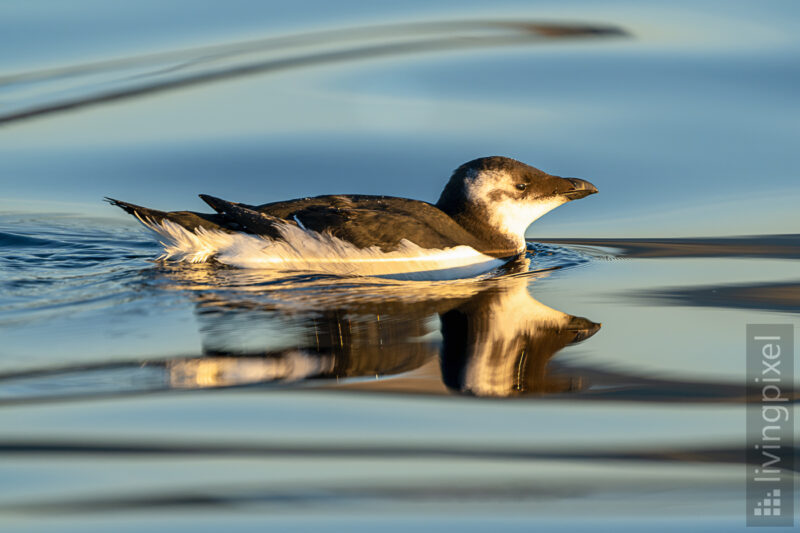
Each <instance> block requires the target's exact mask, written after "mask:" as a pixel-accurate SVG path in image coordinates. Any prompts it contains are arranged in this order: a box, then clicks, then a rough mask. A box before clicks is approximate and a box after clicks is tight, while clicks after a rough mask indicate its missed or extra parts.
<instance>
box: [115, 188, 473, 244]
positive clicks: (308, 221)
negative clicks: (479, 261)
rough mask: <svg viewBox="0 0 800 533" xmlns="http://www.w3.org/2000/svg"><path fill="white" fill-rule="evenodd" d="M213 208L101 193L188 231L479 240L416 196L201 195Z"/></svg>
mask: <svg viewBox="0 0 800 533" xmlns="http://www.w3.org/2000/svg"><path fill="white" fill-rule="evenodd" d="M200 198H202V199H203V201H204V202H206V203H207V204H208V205H209V206H211V207H212V208H213V209H214V210H215V211H216V213H214V214H206V213H195V212H192V211H170V212H165V211H158V210H155V209H149V208H146V207H142V206H138V205H135V204H131V203H128V202H123V201H120V200H114V199H111V198H107V199H106V200H107V201H108V202H110V203H111V204H112V205H116V206H118V207H121V208H122V209H124V210H125V211H127V212H128V213H130V214H132V215H135V216H137V217H138V218H140V219H142V220H143V221H152V222H156V223H161V222H162V221H163V220H165V219H166V220H169V221H171V222H174V223H176V224H178V225H180V226H183V227H184V228H186V229H188V230H194V229H196V228H199V227H202V228H205V229H209V230H218V231H226V232H235V231H241V232H245V233H252V234H256V235H263V236H266V237H270V238H273V239H280V238H282V235H281V232H280V228H281V226H282V225H285V224H289V225H292V226H297V227H300V228H302V229H307V230H311V231H316V232H320V233H328V234H330V235H333V236H334V237H337V238H339V239H342V240H344V241H347V242H349V243H352V244H354V245H355V246H357V247H358V248H369V247H373V246H377V247H378V248H380V249H381V250H382V251H384V252H390V251H393V250H396V249H397V248H398V247H399V246H400V244H401V241H403V240H406V241H410V242H412V243H414V244H416V245H417V246H419V247H420V248H426V249H444V248H452V247H454V246H459V245H467V246H471V247H473V248H475V249H476V250H480V249H482V248H483V246H482V245H481V242H479V241H478V239H477V238H476V237H475V236H474V235H472V234H471V233H469V232H468V231H467V230H465V229H464V228H462V227H461V226H460V225H459V224H458V223H457V222H456V221H454V220H453V219H452V218H450V217H449V216H448V215H447V214H445V213H444V212H442V211H440V210H439V209H438V208H437V207H435V206H433V205H431V204H429V203H426V202H421V201H418V200H409V199H406V198H393V197H387V196H364V195H350V196H317V197H314V198H301V199H297V200H289V201H285V202H275V203H271V204H264V205H259V206H253V205H248V204H239V203H234V202H229V201H227V200H222V199H221V198H215V197H213V196H209V195H205V194H201V195H200Z"/></svg>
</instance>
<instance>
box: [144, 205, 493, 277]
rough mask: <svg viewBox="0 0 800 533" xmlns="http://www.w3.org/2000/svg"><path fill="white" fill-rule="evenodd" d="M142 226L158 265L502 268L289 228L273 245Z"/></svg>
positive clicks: (462, 272) (394, 272)
mask: <svg viewBox="0 0 800 533" xmlns="http://www.w3.org/2000/svg"><path fill="white" fill-rule="evenodd" d="M140 220H141V219H140ZM142 222H143V223H144V224H145V226H147V227H148V228H150V229H151V230H153V231H154V232H156V233H157V234H158V235H160V236H161V237H163V238H164V239H165V240H164V241H162V242H161V244H162V245H163V246H164V255H163V256H162V257H161V258H162V259H174V260H177V261H187V262H190V263H202V262H205V261H208V260H209V259H211V258H214V259H216V260H217V261H219V262H220V263H224V264H226V265H231V266H236V267H240V268H259V269H268V270H273V271H280V272H287V271H292V272H298V271H299V272H314V273H323V274H335V275H341V276H353V275H355V276H381V277H390V278H395V279H414V280H444V279H457V278H466V277H472V276H477V275H479V274H484V273H486V272H489V271H490V270H493V269H495V268H497V267H499V266H500V265H502V264H503V263H504V262H505V261H503V260H500V259H496V258H494V257H491V256H488V255H485V254H482V253H480V252H478V251H477V250H475V249H474V248H471V247H469V246H455V247H453V248H445V249H442V250H435V249H425V248H420V247H419V246H417V245H416V244H414V243H412V242H410V241H407V240H405V239H403V240H401V241H400V245H399V246H398V248H397V250H394V251H392V252H383V251H381V250H380V248H378V247H377V246H372V247H370V248H358V247H356V246H355V245H353V244H350V243H349V242H347V241H344V240H342V239H338V238H336V237H334V236H332V235H328V234H324V233H318V232H315V231H309V230H307V229H302V228H300V227H297V226H292V225H289V224H285V225H282V226H281V227H279V228H278V230H279V231H280V233H281V236H282V237H283V239H281V240H274V239H269V238H267V237H261V236H258V235H249V234H245V233H226V232H223V231H216V230H207V229H204V228H196V229H195V230H194V231H189V230H187V229H185V228H184V227H182V226H180V225H178V224H175V223H174V222H170V221H169V220H166V219H165V220H162V221H161V223H156V222H153V221H150V220H142Z"/></svg>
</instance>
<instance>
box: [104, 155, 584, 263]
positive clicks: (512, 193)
mask: <svg viewBox="0 0 800 533" xmlns="http://www.w3.org/2000/svg"><path fill="white" fill-rule="evenodd" d="M596 192H597V188H596V187H595V186H594V185H592V184H591V183H589V182H588V181H586V180H582V179H577V178H562V177H559V176H553V175H551V174H548V173H546V172H544V171H542V170H539V169H537V168H534V167H532V166H530V165H526V164H525V163H522V162H520V161H517V160H515V159H511V158H508V157H500V156H492V157H482V158H479V159H474V160H472V161H469V162H467V163H464V164H463V165H461V166H460V167H458V168H457V169H456V170H455V171H454V172H453V174H452V176H451V177H450V180H449V181H448V182H447V184H446V185H445V187H444V190H443V191H442V194H441V196H440V197H439V200H438V201H437V202H436V204H430V203H427V202H423V201H420V200H410V199H407V198H396V197H390V196H367V195H333V196H316V197H313V198H299V199H296V200H288V201H283V202H273V203H267V204H262V205H250V204H244V203H234V202H229V201H226V200H222V199H220V198H215V197H213V196H208V195H205V194H201V195H200V198H202V199H203V201H205V202H206V203H207V204H208V205H209V206H211V207H212V208H213V209H214V211H216V213H213V214H206V213H195V212H191V211H171V212H164V211H157V210H155V209H149V208H146V207H141V206H138V205H135V204H131V203H128V202H123V201H120V200H115V199H113V198H106V200H107V201H108V202H109V203H111V204H113V205H116V206H119V207H121V208H122V209H124V210H125V211H127V212H128V213H130V214H132V215H134V216H135V217H136V218H138V219H139V220H140V221H141V222H142V223H143V224H145V226H147V227H148V228H150V229H151V230H153V231H155V232H156V233H157V234H158V235H159V236H161V237H162V238H163V239H164V240H162V244H163V245H164V247H165V254H164V255H163V256H162V257H163V258H174V259H178V260H184V261H190V262H203V261H207V260H210V259H212V258H213V259H215V260H216V261H218V262H220V263H224V264H229V265H233V266H239V267H246V268H247V267H249V268H262V269H269V270H272V271H276V272H277V271H281V272H286V271H306V272H321V273H329V274H338V275H373V276H386V277H394V278H410V279H452V278H459V277H471V276H474V275H477V274H481V273H485V272H488V271H490V270H493V269H495V268H497V267H498V266H500V265H502V264H504V263H505V262H507V261H508V260H510V259H513V258H515V257H518V256H520V255H521V254H523V253H525V249H526V247H525V230H526V229H527V228H528V226H529V225H530V224H531V223H532V222H533V221H535V220H536V219H538V218H539V217H541V216H542V215H544V214H545V213H547V212H548V211H551V210H552V209H554V208H556V207H558V206H559V205H562V204H564V203H566V202H569V201H571V200H576V199H578V198H583V197H585V196H588V195H590V194H594V193H596Z"/></svg>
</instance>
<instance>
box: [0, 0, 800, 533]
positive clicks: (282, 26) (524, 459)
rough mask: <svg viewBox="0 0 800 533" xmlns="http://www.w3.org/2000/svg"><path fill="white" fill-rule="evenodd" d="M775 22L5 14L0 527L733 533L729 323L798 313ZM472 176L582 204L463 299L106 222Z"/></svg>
mask: <svg viewBox="0 0 800 533" xmlns="http://www.w3.org/2000/svg"><path fill="white" fill-rule="evenodd" d="M798 11H800V10H799V9H798V7H797V4H796V3H795V2H788V1H787V2H779V1H768V2H759V3H752V2H739V1H724V2H723V1H717V2H713V1H700V2H698V1H685V2H684V1H679V2H674V1H673V2H650V3H646V4H643V3H641V2H624V1H610V2H572V3H570V4H569V5H566V4H564V3H563V2H501V3H497V4H492V6H488V5H486V4H485V3H481V2H458V3H456V2H447V1H440V2H406V3H403V4H402V5H392V6H389V5H378V4H373V3H360V2H344V3H341V2H340V3H336V4H332V3H327V2H308V3H304V4H293V5H291V6H289V5H278V4H272V3H260V2H249V1H243V0H242V1H235V2H226V3H224V4H218V3H213V2H183V1H178V2H170V3H168V4H166V5H165V4H164V3H163V2H161V3H158V2H138V3H135V4H126V5H122V4H119V5H117V4H114V5H112V4H109V3H106V2H97V1H89V0H78V1H77V2H70V3H69V6H67V5H66V4H64V3H62V2H36V3H30V2H21V1H20V2H17V1H11V2H4V3H3V5H2V6H0V46H2V49H4V50H13V51H14V52H13V53H11V54H5V55H4V57H3V59H2V62H0V185H2V195H0V340H1V341H2V342H0V427H2V428H3V431H2V435H0V526H2V527H3V530H4V531H5V530H8V531H44V530H48V529H53V528H55V529H58V530H59V531H108V530H114V531H125V530H136V531H138V530H141V529H145V528H150V529H154V528H155V529H165V530H177V531H189V530H193V531H204V530H209V531H211V530H213V531H217V530H221V529H227V530H232V531H250V530H254V531H255V530H259V531H261V530H263V529H265V528H267V527H273V528H276V529H281V530H309V529H315V530H316V529H330V530H348V531H349V530H374V529H376V528H379V527H380V528H381V529H387V530H398V531H400V530H408V529H411V528H415V529H430V530H451V529H454V528H460V529H464V530H486V529H495V528H496V527H497V526H498V525H500V526H502V527H503V528H505V529H509V530H530V529H532V528H534V527H540V528H543V529H554V530H557V529H564V530H575V531H583V530H590V529H591V530H593V531H594V530H597V528H600V529H614V530H617V529H619V530H640V529H642V528H645V527H646V528H648V529H653V530H657V531H672V530H682V531H685V530H703V531H709V530H720V531H729V530H732V529H736V528H741V527H744V523H745V522H744V521H745V516H744V489H745V487H744V481H743V480H744V475H743V474H744V472H745V465H744V464H742V462H741V457H742V455H741V450H742V447H743V436H744V405H743V398H742V387H743V383H744V375H745V361H744V350H745V346H744V338H745V337H744V336H745V333H744V331H745V330H744V328H745V325H746V324H748V323H794V322H796V318H797V313H798V312H800V288H799V287H800V282H798V277H797V260H798V257H800V237H798V236H797V233H798V231H797V223H798V221H799V220H798V215H797V204H798V201H800V181H798V179H797V170H796V169H797V163H798V160H797V155H796V154H797V150H796V144H797V143H796V139H797V138H799V137H800V125H799V124H798V121H797V120H796V117H797V114H798V99H797V95H796V93H797V91H796V88H797V86H798V82H800V79H798V77H799V76H800V74H799V73H798V69H797V67H796V63H797V61H796V58H797V54H798V51H800V37H798V33H797V31H796V28H797V23H798V15H800V13H799V12H798ZM465 21H466V22H465ZM498 21H500V22H502V24H497V22H498ZM529 22H530V23H538V24H550V25H551V26H541V25H540V26H537V27H536V28H538V29H533V30H532V29H530V28H528V27H527V26H524V24H526V23H529ZM553 24H556V25H560V26H558V27H559V28H561V29H562V30H563V29H564V28H567V27H568V28H571V29H572V30H573V33H572V34H570V35H564V34H563V32H562V33H558V32H556V31H554V28H555V26H552V25H553ZM526 28H527V29H526ZM587 28H593V32H589V34H585V33H587V31H586V30H587ZM577 30H580V31H577ZM581 31H582V32H583V33H584V34H585V35H578V33H580V32H581ZM142 92H146V94H140V93H142ZM109 95H116V96H114V98H113V99H110V96H109ZM491 154H500V155H507V156H510V157H515V158H518V159H520V160H523V161H525V162H527V163H530V164H533V165H535V166H537V167H541V168H542V169H544V170H546V171H548V172H552V173H554V174H559V175H567V176H578V177H582V178H586V179H589V180H590V181H592V183H594V184H596V185H597V186H598V188H599V189H600V194H598V195H594V196H592V197H590V198H587V199H585V200H580V201H577V202H573V203H570V204H569V205H567V206H564V207H561V208H559V209H557V210H556V211H554V212H552V213H550V214H548V215H546V216H545V217H544V218H542V219H541V220H539V221H537V222H536V223H535V224H534V225H533V226H531V228H530V229H529V232H528V235H529V237H530V242H529V249H528V253H527V254H526V256H525V258H523V259H522V260H520V261H518V262H516V263H514V264H512V265H509V266H508V267H506V268H504V269H500V270H498V271H496V272H493V273H491V275H490V276H484V277H482V278H480V279H472V280H457V281H453V282H430V283H429V282H397V281H391V280H375V279H364V278H337V277H333V276H317V275H292V274H289V275H287V276H285V277H283V278H280V279H275V278H274V277H271V278H270V279H265V278H264V277H263V276H260V275H259V273H258V271H248V270H240V269H233V268H223V267H220V266H217V265H213V264H200V265H187V264H174V263H169V262H160V261H157V257H158V256H159V255H160V253H161V246H160V245H159V244H158V242H157V241H156V239H154V238H153V236H152V234H150V233H148V232H146V231H145V230H144V229H143V228H142V227H141V226H140V225H139V224H137V223H136V222H135V221H133V220H131V219H130V217H128V216H127V215H125V214H124V213H122V212H121V211H119V210H118V209H116V208H113V207H111V206H108V205H107V204H105V203H103V202H102V201H101V199H102V197H104V196H111V197H115V198H120V199H123V200H126V201H131V202H134V203H138V204H143V205H147V206H150V207H153V208H157V209H165V210H169V209H176V210H177V209H192V210H203V209H204V204H203V203H202V202H201V201H200V200H199V199H198V198H197V196H196V195H197V194H198V193H206V194H212V195H215V196H219V197H222V198H226V199H230V200H233V201H243V202H248V203H264V202H269V201H274V200H281V199H286V198H294V197H302V196H309V195H317V194H327V193H363V194H388V195H397V196H405V197H411V198H418V199H421V200H427V201H435V200H436V198H437V197H438V194H439V192H440V191H441V187H442V186H443V184H444V182H445V181H446V179H447V177H448V176H449V173H450V172H451V171H452V169H453V168H455V167H456V166H458V165H459V164H461V163H462V162H464V161H467V160H470V159H473V158H475V157H479V156H484V155H491ZM741 236H749V237H741ZM704 237H713V238H704ZM558 238H561V240H558ZM637 239H639V240H637ZM551 240H552V241H553V242H548V241H551ZM643 241H644V244H643Z"/></svg>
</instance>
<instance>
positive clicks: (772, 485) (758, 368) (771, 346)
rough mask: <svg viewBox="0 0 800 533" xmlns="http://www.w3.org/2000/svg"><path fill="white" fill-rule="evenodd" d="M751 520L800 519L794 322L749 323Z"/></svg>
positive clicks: (783, 523) (783, 521) (778, 522)
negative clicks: (797, 510) (797, 513)
mask: <svg viewBox="0 0 800 533" xmlns="http://www.w3.org/2000/svg"><path fill="white" fill-rule="evenodd" d="M746 379H747V453H746V465H747V525H748V526H760V527H763V526H777V527H786V526H792V525H794V472H795V465H794V418H793V413H792V408H793V405H794V402H795V396H794V326H793V325H791V324H749V325H748V326H747V378H746Z"/></svg>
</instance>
